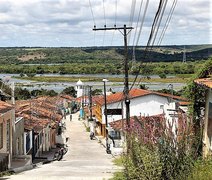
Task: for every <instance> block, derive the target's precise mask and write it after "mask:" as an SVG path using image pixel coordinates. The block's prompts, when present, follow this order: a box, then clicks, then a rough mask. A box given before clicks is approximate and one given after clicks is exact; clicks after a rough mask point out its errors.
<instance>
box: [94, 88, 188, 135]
mask: <svg viewBox="0 0 212 180" xmlns="http://www.w3.org/2000/svg"><path fill="white" fill-rule="evenodd" d="M129 98H130V116H152V115H158V114H162V113H163V112H164V105H165V104H169V103H170V102H173V101H175V102H180V101H186V100H185V99H184V98H182V97H179V96H173V95H170V94H164V93H158V92H154V91H149V90H143V89H132V90H131V91H130V92H129ZM106 100H107V109H122V115H108V116H107V120H108V123H110V122H113V121H116V120H119V119H124V118H125V111H126V108H125V102H124V94H123V92H118V93H115V94H112V95H109V96H107V97H106ZM104 109H105V103H104V97H102V98H99V99H98V100H96V111H95V113H96V119H97V133H98V134H101V135H103V136H104V135H105V132H104V129H105V116H104Z"/></svg>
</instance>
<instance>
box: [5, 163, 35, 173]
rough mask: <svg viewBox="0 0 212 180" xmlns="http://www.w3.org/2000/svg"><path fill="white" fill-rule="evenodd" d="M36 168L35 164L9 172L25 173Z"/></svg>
mask: <svg viewBox="0 0 212 180" xmlns="http://www.w3.org/2000/svg"><path fill="white" fill-rule="evenodd" d="M35 167H36V165H35V164H30V165H26V166H21V167H18V168H12V169H9V172H13V173H20V172H23V171H27V170H31V169H33V168H35Z"/></svg>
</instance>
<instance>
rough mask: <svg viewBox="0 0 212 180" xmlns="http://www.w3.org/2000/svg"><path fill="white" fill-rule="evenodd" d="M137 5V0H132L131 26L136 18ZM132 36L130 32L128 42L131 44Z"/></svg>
mask: <svg viewBox="0 0 212 180" xmlns="http://www.w3.org/2000/svg"><path fill="white" fill-rule="evenodd" d="M135 5H136V0H132V4H131V12H130V20H129V26H130V27H131V26H132V23H133V19H134V14H135ZM130 36H131V33H130V34H129V37H128V44H129V42H130Z"/></svg>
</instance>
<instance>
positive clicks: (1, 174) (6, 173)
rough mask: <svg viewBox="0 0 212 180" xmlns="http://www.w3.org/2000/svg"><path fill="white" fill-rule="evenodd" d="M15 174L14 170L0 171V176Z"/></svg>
mask: <svg viewBox="0 0 212 180" xmlns="http://www.w3.org/2000/svg"><path fill="white" fill-rule="evenodd" d="M13 174H14V172H10V171H4V172H0V177H4V176H11V175H13Z"/></svg>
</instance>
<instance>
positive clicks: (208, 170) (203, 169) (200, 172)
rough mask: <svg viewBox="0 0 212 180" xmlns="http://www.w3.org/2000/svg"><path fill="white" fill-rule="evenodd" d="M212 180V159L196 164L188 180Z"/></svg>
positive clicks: (199, 161)
mask: <svg viewBox="0 0 212 180" xmlns="http://www.w3.org/2000/svg"><path fill="white" fill-rule="evenodd" d="M211 179H212V157H211V158H209V159H204V160H202V159H201V160H198V161H196V162H195V165H194V169H193V171H192V173H191V175H190V176H189V178H188V180H211Z"/></svg>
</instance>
